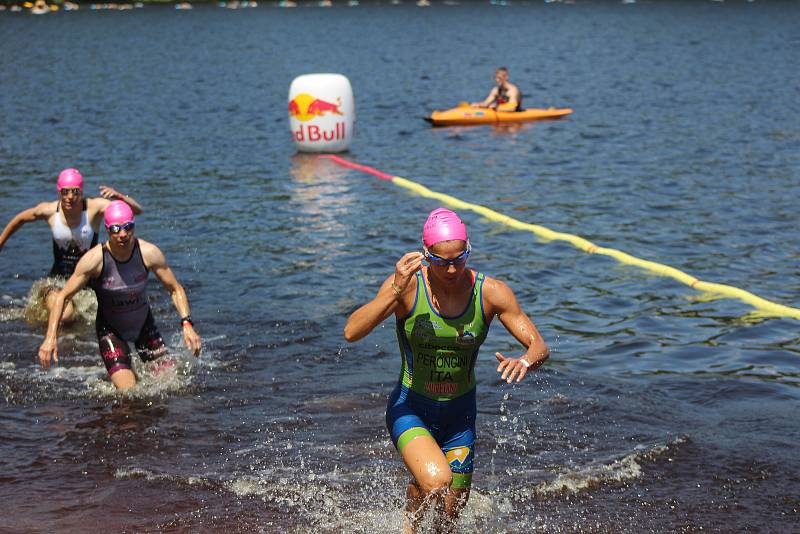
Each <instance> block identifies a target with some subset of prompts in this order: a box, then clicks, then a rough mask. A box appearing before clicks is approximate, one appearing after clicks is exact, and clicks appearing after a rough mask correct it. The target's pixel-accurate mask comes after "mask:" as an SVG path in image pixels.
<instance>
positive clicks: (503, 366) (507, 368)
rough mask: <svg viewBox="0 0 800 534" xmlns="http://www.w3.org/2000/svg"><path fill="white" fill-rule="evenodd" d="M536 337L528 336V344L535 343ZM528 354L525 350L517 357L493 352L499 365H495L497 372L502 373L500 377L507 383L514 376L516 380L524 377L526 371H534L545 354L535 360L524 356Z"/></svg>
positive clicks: (544, 357) (542, 360)
mask: <svg viewBox="0 0 800 534" xmlns="http://www.w3.org/2000/svg"><path fill="white" fill-rule="evenodd" d="M535 341H536V338H534V337H533V336H531V337H530V344H531V346H533V344H534V343H535ZM527 355H528V353H527V352H525V354H523V355H522V356H520V357H519V358H506V357H505V356H503V355H502V354H500V353H499V352H495V353H494V356H495V358H497V361H498V362H500V365H498V366H497V372H498V373H502V374H501V375H500V378H501V379H502V380H505V381H506V382H507V383H509V384H510V383H511V382H513V381H514V377H516V378H517V382H519V381H520V380H522V379H523V378H525V375H527V374H528V371H531V372H533V371H535V370H536V369H538V368H539V367H541V365H542V364H543V363H544V360H545V359H546V356H543V357H540V358H538V359H537V360H536V361H533V362H532V361H530V359H529V358H526V356H527Z"/></svg>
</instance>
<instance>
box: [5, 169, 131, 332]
mask: <svg viewBox="0 0 800 534" xmlns="http://www.w3.org/2000/svg"><path fill="white" fill-rule="evenodd" d="M56 189H57V190H58V194H59V200H54V201H51V202H42V203H41V204H38V205H36V206H34V207H32V208H29V209H26V210H24V211H21V212H19V213H18V214H17V215H15V216H14V218H13V219H11V222H9V223H8V225H6V227H5V229H4V230H3V233H2V234H0V251H2V250H3V245H5V244H6V241H8V239H9V238H10V237H11V235H12V234H13V233H14V232H16V231H17V230H19V229H20V227H22V225H23V224H25V223H29V222H34V221H47V224H49V225H50V230H51V231H52V233H53V266H52V268H51V269H50V274H49V276H51V277H62V278H64V279H66V278H68V277H69V276H71V275H72V273H73V271H75V265H77V263H78V260H80V259H81V256H83V255H84V254H86V252H87V251H88V250H89V249H90V248H92V247H93V246H95V245H96V244H97V232H98V230H99V229H100V219H102V217H103V213H104V212H105V210H106V208H107V207H108V205H109V204H111V201H112V200H122V201H124V202H125V203H126V204H128V205H129V206H130V207H131V208H132V210H133V212H134V213H136V214H137V215H138V214H140V213H142V207H141V206H140V205H139V203H138V202H136V201H135V200H134V199H132V198H131V197H129V196H126V195H123V194H121V193H119V192H117V191H116V190H114V189H112V188H111V187H106V186H104V185H101V186H100V194H101V195H102V196H103V198H85V197H84V196H83V176H81V173H80V172H78V170H77V169H64V170H63V171H61V173H60V174H59V175H58V182H57V184H56ZM49 289H50V291H49V292H48V293H47V295H46V296H45V302H46V305H47V309H48V311H50V310H52V309H53V300H54V298H55V291H52V289H58V287H50V288H49ZM73 311H74V309H73V306H72V303H70V304H69V305H68V306H67V307H66V309H65V310H64V315H63V316H62V318H61V319H62V321H68V320H69V319H71V318H72V315H73Z"/></svg>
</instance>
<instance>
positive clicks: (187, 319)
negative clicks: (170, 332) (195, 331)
mask: <svg viewBox="0 0 800 534" xmlns="http://www.w3.org/2000/svg"><path fill="white" fill-rule="evenodd" d="M186 323H189V324H190V325H192V328H194V321H192V316H191V315H187V316H186V317H181V328H183V325H185V324H186Z"/></svg>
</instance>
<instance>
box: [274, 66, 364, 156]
mask: <svg viewBox="0 0 800 534" xmlns="http://www.w3.org/2000/svg"><path fill="white" fill-rule="evenodd" d="M355 122H356V108H355V103H354V102H353V88H352V87H351V86H350V80H348V79H347V78H346V77H345V76H342V75H341V74H304V75H302V76H298V77H297V78H295V79H294V80H293V81H292V85H291V86H290V87H289V129H290V130H291V132H292V140H293V141H294V144H295V146H296V147H297V150H299V151H300V152H342V151H344V150H347V149H348V147H349V146H350V142H351V141H352V140H353V134H354V133H355V132H354V130H353V128H354V127H355Z"/></svg>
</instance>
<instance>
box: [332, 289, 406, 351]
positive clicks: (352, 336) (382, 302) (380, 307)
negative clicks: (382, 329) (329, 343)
mask: <svg viewBox="0 0 800 534" xmlns="http://www.w3.org/2000/svg"><path fill="white" fill-rule="evenodd" d="M393 281H394V275H392V276H389V277H388V278H387V279H386V280H385V281H384V282H383V284H382V285H381V288H380V289H379V290H378V294H377V295H375V298H373V299H372V300H371V301H370V302H368V303H366V304H364V305H363V306H361V307H360V308H359V309H357V310H356V311H354V312H353V313H352V314H351V315H350V317H348V319H347V324H346V325H345V326H344V338H345V339H346V340H347V341H348V342H351V343H352V342H354V341H358V340H359V339H361V338H363V337H364V336H366V335H367V334H369V333H370V332H372V330H373V329H374V328H375V327H376V326H378V325H379V324H381V323H382V322H383V321H385V320H386V318H388V317H389V316H390V315H391V314H392V313H394V310H395V308H396V307H397V304H398V302H399V298H400V296H401V295H400V294H398V293H397V292H396V291H395V290H394V289H393V288H392V282H393Z"/></svg>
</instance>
